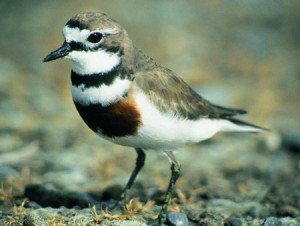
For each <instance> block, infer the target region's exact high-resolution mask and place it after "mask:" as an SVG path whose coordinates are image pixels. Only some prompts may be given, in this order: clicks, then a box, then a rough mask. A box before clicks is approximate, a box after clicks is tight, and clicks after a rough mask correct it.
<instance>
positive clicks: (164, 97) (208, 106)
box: [135, 67, 246, 120]
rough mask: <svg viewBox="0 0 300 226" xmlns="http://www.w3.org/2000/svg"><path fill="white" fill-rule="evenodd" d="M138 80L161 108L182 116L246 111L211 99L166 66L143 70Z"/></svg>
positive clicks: (228, 115)
mask: <svg viewBox="0 0 300 226" xmlns="http://www.w3.org/2000/svg"><path fill="white" fill-rule="evenodd" d="M135 83H136V85H137V86H138V87H139V88H140V89H141V90H142V91H143V92H144V93H145V94H146V95H147V96H148V97H149V99H150V101H151V102H152V103H153V104H155V105H156V107H157V108H158V109H159V110H160V111H161V112H165V113H170V114H172V115H174V116H176V117H179V118H183V119H190V120H197V119H199V118H231V117H233V116H235V115H237V114H245V113H246V111H244V110H241V109H235V108H227V107H222V106H218V105H215V104H212V103H210V102H209V101H207V100H205V99H204V98H202V97H201V96H200V95H199V94H198V93H196V92H195V91H194V90H193V89H192V88H191V87H190V86H189V85H188V84H187V83H186V82H185V81H184V80H183V79H181V78H180V77H178V76H177V75H176V74H175V73H174V72H172V71H171V70H169V69H166V68H163V67H158V68H156V70H155V71H153V70H152V71H140V72H139V73H137V74H136V76H135Z"/></svg>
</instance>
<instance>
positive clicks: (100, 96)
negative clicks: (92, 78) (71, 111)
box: [72, 78, 130, 106]
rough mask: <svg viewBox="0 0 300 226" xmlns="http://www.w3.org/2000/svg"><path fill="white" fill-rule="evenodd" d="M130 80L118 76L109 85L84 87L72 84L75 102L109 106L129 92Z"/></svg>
mask: <svg viewBox="0 0 300 226" xmlns="http://www.w3.org/2000/svg"><path fill="white" fill-rule="evenodd" d="M129 86H130V81H129V80H127V79H120V78H117V79H115V81H114V82H113V83H112V84H111V85H109V86H107V85H104V84H103V85H101V86H100V87H90V88H84V85H80V86H78V87H77V86H72V96H73V101H74V102H79V103H80V104H81V105H90V104H101V105H102V106H108V105H109V104H111V103H115V102H117V101H118V100H120V99H121V98H123V96H124V95H125V94H126V93H127V92H128V90H129Z"/></svg>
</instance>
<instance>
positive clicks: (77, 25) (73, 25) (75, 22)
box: [66, 19, 88, 30]
mask: <svg viewBox="0 0 300 226" xmlns="http://www.w3.org/2000/svg"><path fill="white" fill-rule="evenodd" d="M66 26H68V27H70V28H79V29H80V30H83V29H88V26H87V25H86V24H84V23H81V22H80V21H78V20H72V19H71V20H69V21H68V22H67V24H66Z"/></svg>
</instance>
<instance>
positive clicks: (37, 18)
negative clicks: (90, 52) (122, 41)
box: [0, 0, 300, 226]
mask: <svg viewBox="0 0 300 226" xmlns="http://www.w3.org/2000/svg"><path fill="white" fill-rule="evenodd" d="M11 2H12V1H11ZM241 2H242V3H237V2H235V1H189V3H184V2H182V3H180V2H177V3H176V4H174V3H173V2H169V1H164V2H162V3H160V4H158V3H157V2H156V1H130V2H129V1H101V3H100V2H99V1H96V0H95V1H93V0H90V1H84V3H83V1H77V0H74V1H73V0H72V1H67V0H66V1H63V2H62V1H36V0H32V1H18V4H15V3H10V4H9V3H8V2H5V1H3V2H0V13H1V15H2V19H1V20H0V25H1V28H2V31H1V32H0V50H1V51H0V225H52V226H58V225H59V226H64V225H78V226H79V225H155V224H156V221H155V219H156V217H157V214H158V212H159V210H160V205H161V203H162V200H163V193H164V190H165V189H166V186H167V183H168V179H169V175H170V170H169V162H168V160H167V159H166V158H165V156H163V155H161V154H159V153H155V152H154V151H149V152H147V160H146V165H145V168H144V169H143V170H142V171H141V173H140V175H139V177H138V179H137V183H136V184H135V185H134V187H133V188H132V190H131V192H130V200H131V201H130V202H129V203H127V205H126V206H125V207H122V208H121V207H120V206H118V205H117V207H116V208H113V206H115V203H116V199H117V198H118V196H119V194H120V192H121V190H122V187H123V186H124V185H125V184H126V181H127V179H128V177H129V175H130V173H131V170H132V169H133V167H134V162H135V153H134V151H132V150H131V149H130V148H125V147H120V146H116V145H113V144H110V143H108V142H106V141H104V140H102V139H100V138H98V137H97V136H96V135H94V134H93V133H92V132H91V131H89V130H88V129H87V128H86V126H85V125H84V123H83V122H82V120H81V119H80V118H79V116H78V114H77V112H76V109H75V107H74V106H73V104H72V102H71V97H70V90H69V84H68V82H69V76H67V75H68V74H69V70H70V68H69V65H67V63H66V62H55V63H53V64H42V63H41V60H42V59H43V57H44V56H45V55H46V54H47V53H49V52H50V51H51V50H53V49H54V48H56V47H57V46H58V45H59V44H60V43H61V41H62V38H61V36H60V32H61V28H62V26H63V25H64V23H65V22H66V20H67V19H68V18H69V17H71V16H72V15H73V14H75V13H77V12H78V11H79V9H84V11H96V10H97V11H99V10H100V11H105V12H107V13H109V14H110V15H113V17H114V18H116V19H117V20H119V21H120V22H122V24H124V25H125V27H126V28H127V29H128V31H129V33H130V34H131V37H133V39H134V41H135V42H136V44H137V46H138V47H140V48H141V49H143V50H144V51H145V52H146V53H148V54H149V55H150V56H152V57H153V58H155V59H158V61H160V62H161V63H163V64H164V65H167V66H168V67H170V68H171V69H174V70H175V71H177V72H178V73H179V74H180V75H181V76H182V77H183V78H184V79H185V80H187V81H188V83H189V84H191V85H192V86H193V87H194V88H195V89H196V90H197V91H198V92H199V93H201V94H202V95H204V96H205V97H206V98H208V99H210V100H212V101H213V102H215V103H218V104H223V105H228V106H233V107H234V106H240V107H242V108H246V109H248V110H249V116H247V120H249V121H253V122H256V123H257V124H260V125H263V126H266V127H268V128H270V129H271V131H270V132H267V133H262V134H234V133H232V134H218V135H217V136H216V137H215V138H214V139H212V140H209V141H207V142H204V143H201V144H197V145H193V146H186V147H183V148H182V149H181V150H178V152H177V153H176V156H177V159H178V160H179V161H180V162H181V163H182V177H181V178H180V179H179V181H178V183H177V185H176V189H175V190H176V194H175V197H174V200H173V202H172V205H171V207H170V209H169V213H168V216H167V222H166V224H168V225H230V226H239V225H242V226H246V225H257V226H258V225H264V226H280V225H290V226H294V225H300V177H299V171H300V161H299V160H300V130H299V122H300V118H299V115H300V109H299V106H300V105H299V101H300V100H299V97H300V94H299V90H300V84H299V81H300V79H299V71H300V68H299V53H300V51H299V49H300V48H299V47H300V44H299V40H300V39H299V34H300V33H299V21H300V16H299V2H298V1H284V2H283V1H282V2H280V1H272V4H270V2H269V1H241ZM33 6H34V7H33ZM133 7H134V8H136V9H139V10H137V11H136V12H135V13H132V15H130V17H129V16H128V13H127V12H128V11H130V10H132V8H133ZM80 11H83V10H80ZM130 12H131V11H130ZM145 15H146V17H147V20H145ZM174 46H176V48H174ZM154 47H155V48H154Z"/></svg>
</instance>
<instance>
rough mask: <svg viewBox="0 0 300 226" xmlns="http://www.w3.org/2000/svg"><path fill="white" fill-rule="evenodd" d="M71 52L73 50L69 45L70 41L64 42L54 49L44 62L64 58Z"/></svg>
mask: <svg viewBox="0 0 300 226" xmlns="http://www.w3.org/2000/svg"><path fill="white" fill-rule="evenodd" d="M70 52H71V46H70V45H69V43H67V42H64V43H63V44H62V46H61V47H59V48H58V49H57V50H55V51H53V52H52V53H50V54H49V55H48V56H46V57H45V58H44V60H43V62H48V61H51V60H56V59H58V58H62V57H64V56H66V55H68V54H69V53H70Z"/></svg>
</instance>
